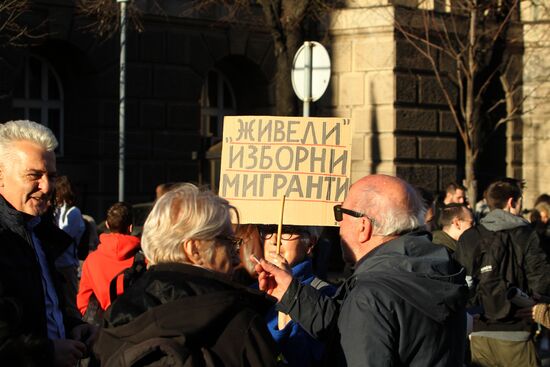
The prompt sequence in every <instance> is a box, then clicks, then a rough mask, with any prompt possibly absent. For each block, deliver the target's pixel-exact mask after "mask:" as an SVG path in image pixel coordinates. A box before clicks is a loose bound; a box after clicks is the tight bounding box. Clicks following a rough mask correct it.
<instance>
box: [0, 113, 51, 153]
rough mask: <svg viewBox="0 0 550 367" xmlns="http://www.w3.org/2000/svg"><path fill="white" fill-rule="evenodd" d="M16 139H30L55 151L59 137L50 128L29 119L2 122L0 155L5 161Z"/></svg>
mask: <svg viewBox="0 0 550 367" xmlns="http://www.w3.org/2000/svg"><path fill="white" fill-rule="evenodd" d="M16 141H30V142H33V143H35V144H37V145H39V146H41V147H42V148H44V150H46V151H47V152H53V151H54V150H55V148H57V139H56V138H55V135H54V134H53V133H52V131H51V130H50V129H48V128H47V127H46V126H44V125H41V124H39V123H36V122H33V121H29V120H16V121H8V122H6V123H3V124H0V157H2V160H4V161H5V159H6V156H7V155H8V154H9V153H10V151H11V149H10V148H11V147H10V145H11V144H12V143H14V142H16Z"/></svg>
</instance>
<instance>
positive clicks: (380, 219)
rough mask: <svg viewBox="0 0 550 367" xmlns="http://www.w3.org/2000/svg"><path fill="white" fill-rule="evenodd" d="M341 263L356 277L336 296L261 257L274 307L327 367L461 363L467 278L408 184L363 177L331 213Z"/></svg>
mask: <svg viewBox="0 0 550 367" xmlns="http://www.w3.org/2000/svg"><path fill="white" fill-rule="evenodd" d="M334 214H335V219H336V220H337V221H338V222H340V236H341V242H342V252H343V257H344V260H346V261H347V262H349V263H351V264H352V265H354V268H355V270H354V273H353V274H352V276H351V277H350V278H348V279H347V280H346V281H345V282H344V284H343V285H342V286H341V287H340V288H339V290H338V291H337V292H336V294H335V295H334V297H332V298H329V297H326V296H323V295H321V294H320V293H319V292H318V291H317V290H315V289H314V288H312V287H310V286H307V285H303V284H300V283H299V282H298V281H297V280H296V279H293V278H292V276H291V275H290V274H289V273H288V272H287V271H286V270H283V269H280V268H278V267H276V266H275V265H273V264H271V263H269V262H267V261H266V260H262V261H261V262H260V264H258V265H257V266H256V270H257V271H258V273H259V282H260V289H262V290H265V291H267V292H268V293H269V294H271V295H273V296H274V297H276V298H277V299H278V300H279V303H278V308H279V310H280V311H281V312H284V313H287V314H289V315H290V317H291V318H292V319H293V320H295V321H297V322H299V323H300V325H301V326H302V327H303V328H305V329H306V330H307V331H308V332H309V333H310V334H311V335H313V336H315V337H317V338H321V339H323V338H325V339H326V338H333V340H332V341H333V342H329V343H327V345H328V346H329V348H330V347H331V346H332V347H335V348H337V349H336V350H332V351H331V350H329V351H327V353H326V356H327V361H326V362H327V365H342V366H383V365H387V366H395V365H400V366H423V367H428V366H446V367H447V366H462V361H463V357H464V342H465V340H466V337H465V332H466V331H465V326H466V323H465V309H464V306H465V301H466V296H467V294H466V293H467V290H466V287H465V285H464V276H463V274H462V273H461V272H460V271H458V268H457V267H455V263H454V262H453V261H452V260H451V259H450V257H449V254H448V252H447V251H446V250H445V248H443V247H441V246H435V245H433V244H432V243H431V241H430V237H429V235H428V234H427V232H423V231H417V228H419V227H420V226H421V225H422V224H423V219H422V218H423V214H424V208H423V205H422V201H421V199H420V198H419V196H418V194H417V193H416V191H415V190H414V188H413V187H412V186H410V185H409V184H408V183H406V182H405V181H403V180H401V179H399V178H396V177H391V176H386V175H371V176H367V177H364V178H362V179H360V180H359V181H357V182H356V183H355V184H353V185H352V187H351V189H350V191H349V194H348V195H347V197H346V199H345V201H344V203H343V204H342V205H336V206H335V208H334Z"/></svg>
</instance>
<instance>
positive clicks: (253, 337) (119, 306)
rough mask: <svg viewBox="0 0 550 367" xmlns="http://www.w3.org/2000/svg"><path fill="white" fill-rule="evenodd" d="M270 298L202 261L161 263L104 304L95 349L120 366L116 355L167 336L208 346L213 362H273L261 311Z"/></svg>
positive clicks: (189, 344) (192, 348) (110, 363)
mask: <svg viewBox="0 0 550 367" xmlns="http://www.w3.org/2000/svg"><path fill="white" fill-rule="evenodd" d="M273 304H274V299H273V298H272V297H270V296H267V295H266V294H264V293H262V292H260V291H257V290H253V289H251V288H247V287H243V286H240V285H238V284H236V283H233V282H231V281H229V280H226V279H225V278H224V277H223V276H221V275H220V274H218V273H215V272H212V271H209V270H206V269H203V268H201V267H198V266H193V265H188V264H177V263H169V264H159V265H156V266H153V267H151V268H150V269H148V270H147V272H146V273H145V274H144V275H143V276H142V277H141V278H139V280H138V281H137V282H136V283H135V284H134V285H133V286H131V287H130V288H129V289H128V290H126V291H125V292H124V294H122V295H121V296H119V297H118V298H117V299H116V300H115V301H114V302H113V304H112V305H111V307H110V308H109V309H107V312H106V314H105V319H104V324H103V328H102V329H101V330H100V334H99V338H98V340H97V342H96V344H95V346H94V352H96V355H98V356H99V357H100V359H101V365H102V366H123V365H126V364H125V363H127V362H123V361H121V360H120V358H119V357H120V356H122V355H125V356H127V355H129V354H135V353H138V354H139V352H140V350H139V348H140V347H139V345H143V344H140V343H142V342H146V341H150V340H151V339H153V338H159V337H165V338H168V339H172V340H175V341H177V342H178V343H180V344H182V345H184V346H185V347H186V348H188V349H189V350H190V351H192V352H196V351H197V350H200V348H207V349H208V351H209V354H210V356H211V357H212V358H213V360H214V362H215V366H275V365H276V359H277V354H278V353H277V352H276V345H275V342H274V341H273V339H272V337H271V334H270V333H269V331H268V330H267V326H266V322H265V320H264V316H263V315H265V313H266V312H267V310H268V309H269V308H270V307H272V306H273ZM134 345H138V347H136V348H132V349H128V348H130V347H132V346H134ZM144 349H145V348H144ZM162 358H164V357H162ZM155 362H156V363H157V364H155V365H165V363H167V362H166V361H164V360H163V359H161V360H157V361H155Z"/></svg>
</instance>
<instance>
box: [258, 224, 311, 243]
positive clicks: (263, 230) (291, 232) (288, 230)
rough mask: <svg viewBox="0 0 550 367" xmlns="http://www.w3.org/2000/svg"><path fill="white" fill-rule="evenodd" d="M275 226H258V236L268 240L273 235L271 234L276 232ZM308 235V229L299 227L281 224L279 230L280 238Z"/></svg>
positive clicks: (285, 239)
mask: <svg viewBox="0 0 550 367" xmlns="http://www.w3.org/2000/svg"><path fill="white" fill-rule="evenodd" d="M277 229H278V228H277V226H260V228H259V232H260V238H261V239H262V240H268V239H270V238H271V237H273V234H275V233H277ZM306 236H309V232H308V231H304V230H303V229H301V228H299V227H294V226H283V228H282V230H281V240H284V241H290V240H294V239H297V238H300V237H306Z"/></svg>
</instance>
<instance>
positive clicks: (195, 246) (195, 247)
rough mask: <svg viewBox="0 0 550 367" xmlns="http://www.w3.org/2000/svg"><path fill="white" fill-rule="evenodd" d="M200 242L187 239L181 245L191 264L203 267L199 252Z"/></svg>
mask: <svg viewBox="0 0 550 367" xmlns="http://www.w3.org/2000/svg"><path fill="white" fill-rule="evenodd" d="M199 245H200V241H198V240H193V239H187V240H185V241H183V243H182V244H181V246H182V250H183V253H184V254H185V256H186V257H187V258H188V259H189V262H190V263H191V264H195V265H202V264H203V263H204V261H203V259H202V255H201V252H200V251H199Z"/></svg>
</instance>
